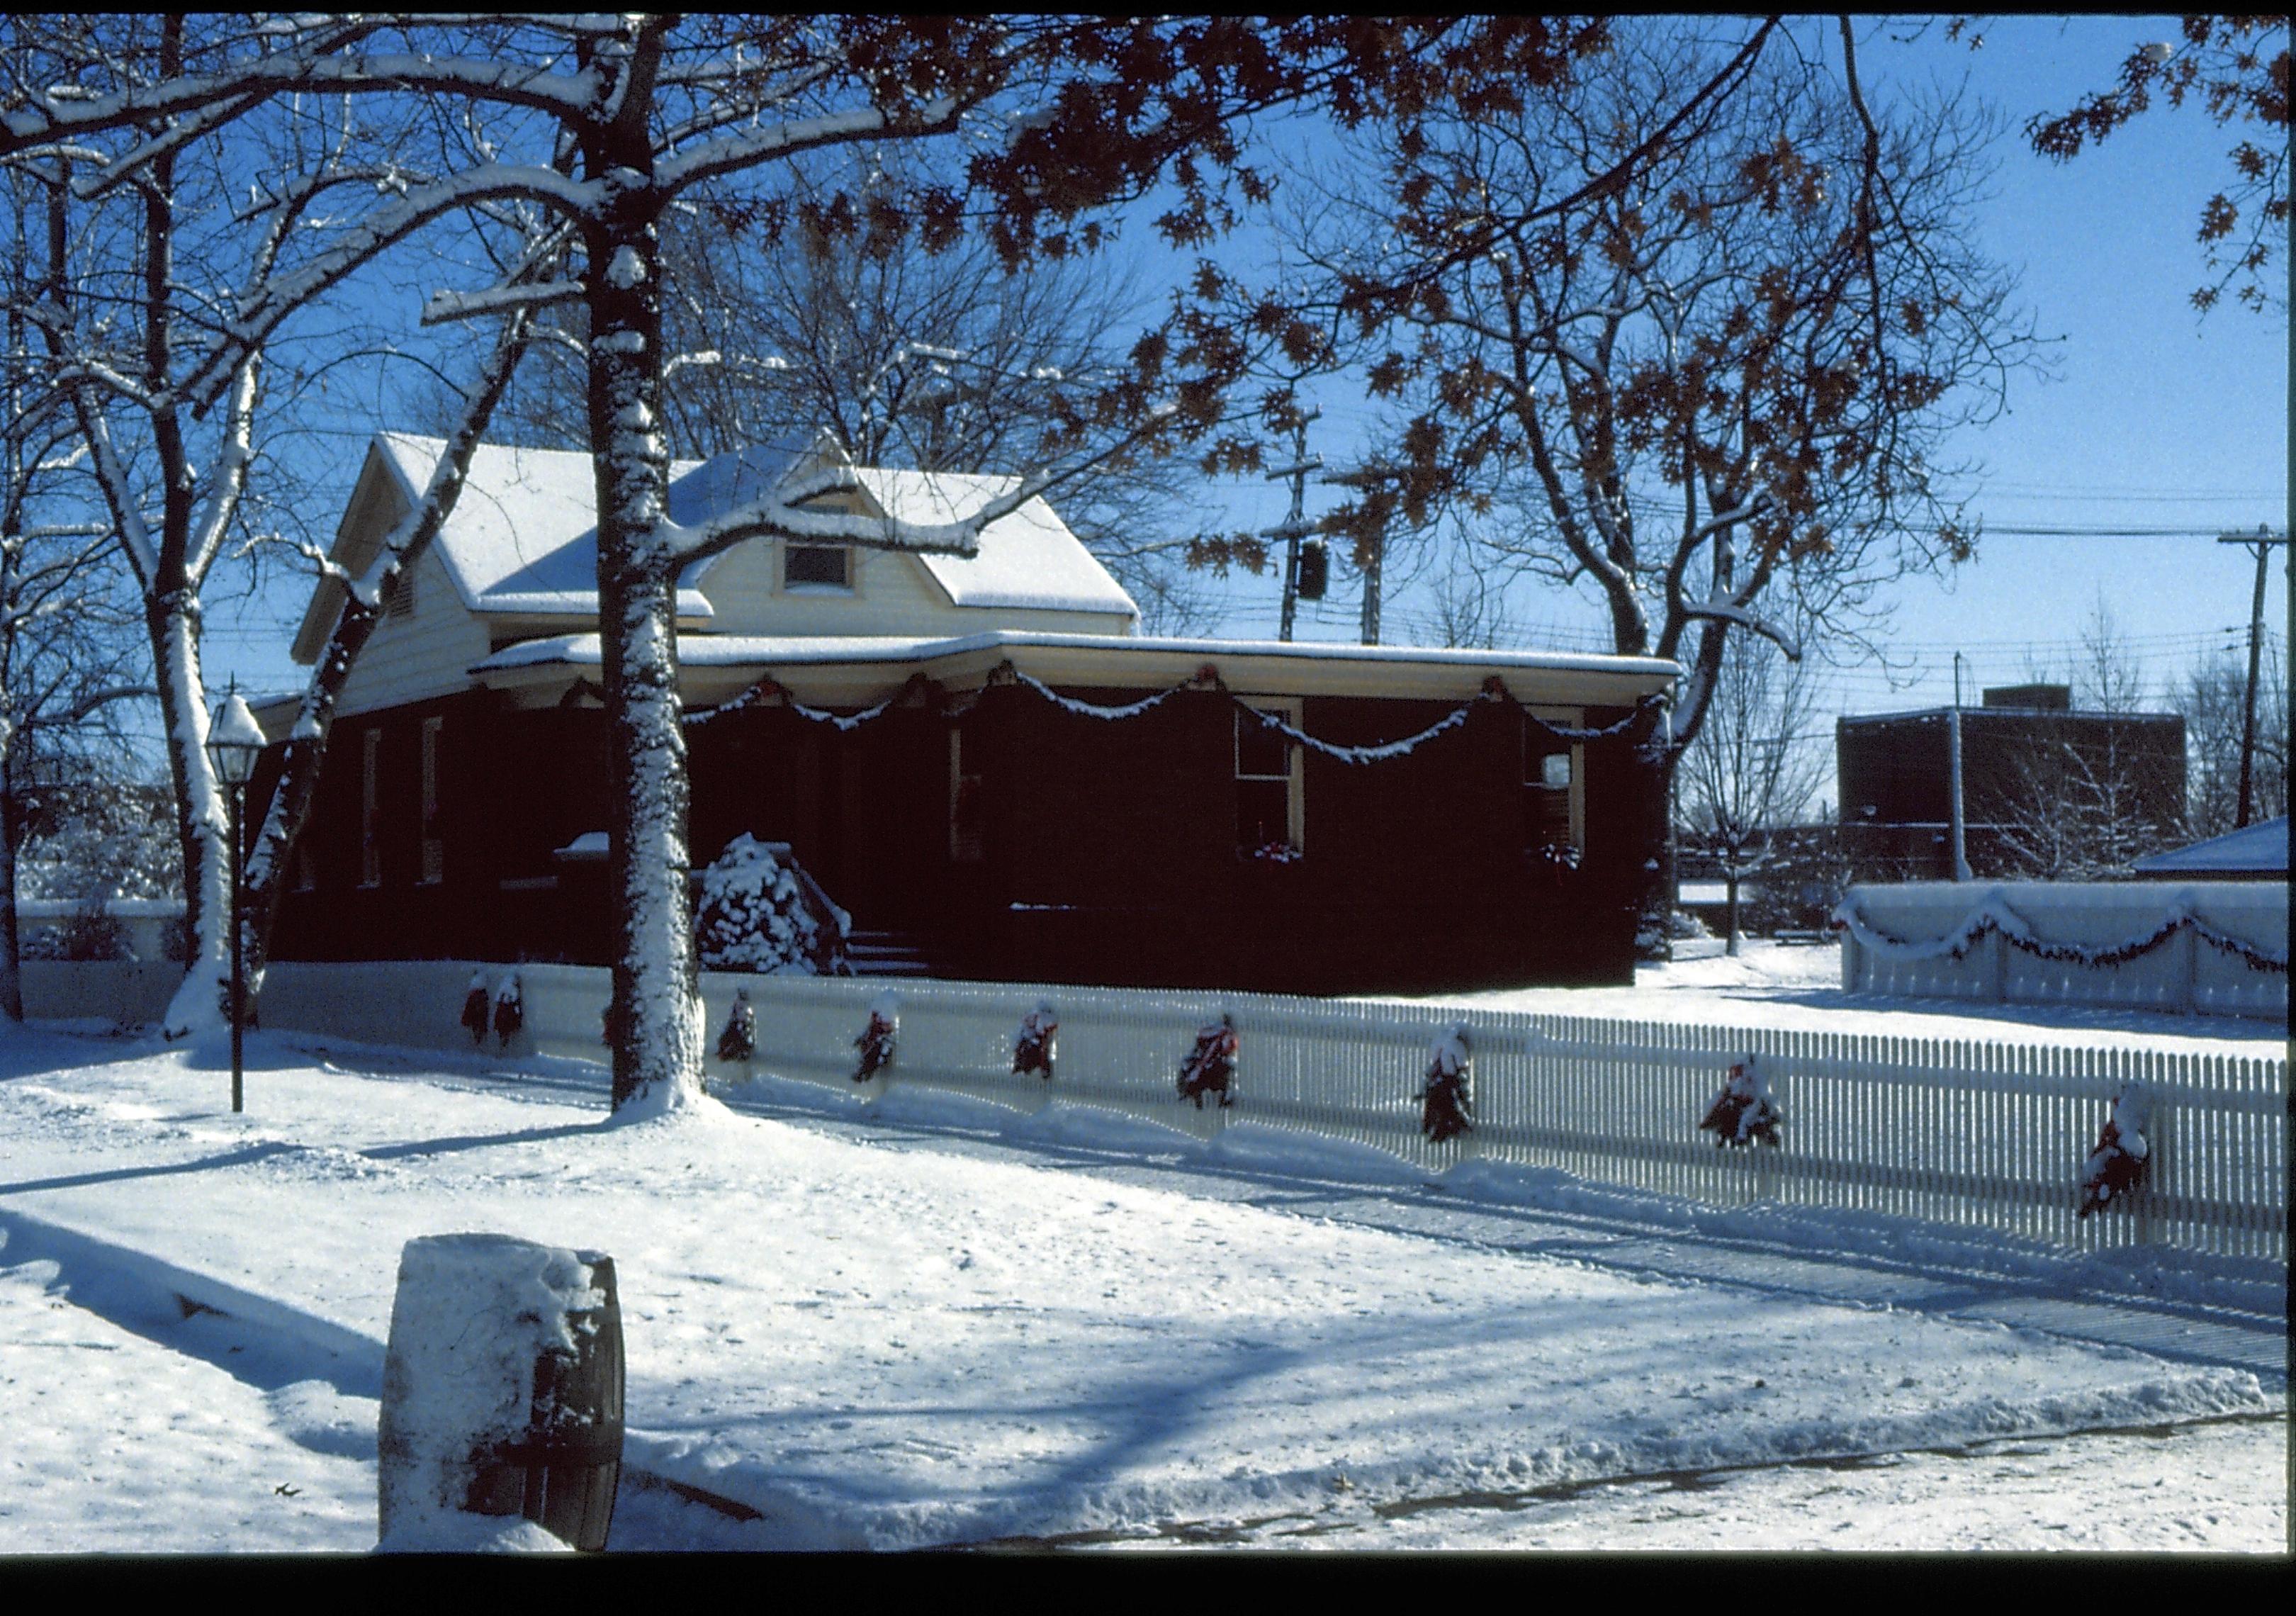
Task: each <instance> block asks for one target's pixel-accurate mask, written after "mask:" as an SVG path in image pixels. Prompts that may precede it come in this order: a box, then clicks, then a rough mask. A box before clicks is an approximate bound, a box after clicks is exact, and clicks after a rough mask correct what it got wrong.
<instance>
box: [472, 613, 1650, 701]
mask: <svg viewBox="0 0 2296 1616" xmlns="http://www.w3.org/2000/svg"><path fill="white" fill-rule="evenodd" d="M677 656H678V664H679V666H680V668H681V669H683V670H684V672H685V676H686V680H687V685H688V692H687V695H688V700H690V701H709V700H717V699H722V698H723V696H724V695H725V694H726V693H731V692H732V691H733V690H736V689H738V688H740V686H741V685H742V684H744V683H747V682H748V681H749V680H751V679H753V678H755V677H757V676H758V674H759V673H762V672H768V671H769V672H771V673H772V674H774V676H775V677H777V678H781V679H783V680H787V679H788V678H790V677H791V676H792V675H794V674H797V673H799V672H805V673H807V674H808V680H807V681H806V682H807V684H808V685H809V686H817V687H818V689H817V691H816V693H814V694H812V695H809V696H808V699H809V700H826V701H846V700H858V701H872V700H875V699H878V698H879V697H881V696H883V695H885V694H888V693H890V692H892V691H894V690H896V689H898V687H899V686H900V685H901V684H902V683H903V682H904V681H905V680H906V679H907V678H908V677H909V676H910V675H911V674H914V673H917V672H929V673H930V674H931V677H933V678H935V679H936V680H939V681H940V682H942V683H944V684H950V685H958V686H969V685H976V684H978V683H980V681H981V680H982V679H984V678H985V677H987V676H988V673H989V671H990V670H991V669H994V668H995V667H996V664H997V663H998V662H1000V661H1010V662H1012V663H1013V665H1014V666H1015V667H1016V668H1018V669H1020V670H1021V672H1022V673H1025V674H1029V675H1032V676H1034V677H1039V678H1042V679H1045V680H1047V681H1050V682H1052V683H1054V684H1061V685H1070V686H1072V687H1084V688H1090V687H1095V686H1097V687H1103V688H1111V689H1160V688H1169V686H1171V685H1175V684H1177V683H1180V682H1182V681H1184V680H1185V679H1187V678H1189V677H1193V675H1194V674H1195V673H1197V672H1198V671H1199V670H1200V669H1202V668H1203V667H1205V666H1206V665H1207V664H1210V666H1212V667H1214V668H1216V669H1218V670H1219V673H1220V676H1221V677H1222V678H1223V680H1225V681H1226V684H1227V685H1228V686H1229V687H1230V688H1231V689H1233V690H1235V691H1237V692H1238V693H1283V694H1297V695H1319V694H1328V695H1345V696H1350V697H1365V696H1374V697H1396V698H1402V699H1425V700H1442V701H1460V700H1463V699H1464V698H1466V697H1468V696H1472V695H1473V694H1474V693H1476V692H1477V691H1479V690H1480V688H1481V687H1482V685H1483V682H1484V681H1485V680H1486V679H1487V678H1489V677H1493V676H1497V677H1500V678H1503V679H1505V680H1506V681H1507V683H1508V685H1509V686H1510V688H1512V689H1513V690H1514V691H1515V693H1516V695H1517V696H1518V697H1519V698H1521V700H1523V701H1529V702H1532V703H1534V704H1546V705H1550V706H1562V707H1571V706H1579V707H1585V706H1611V705H1620V706H1624V705H1628V704H1630V703H1632V702H1633V701H1636V700H1637V699H1639V698H1640V697H1642V696H1644V695H1648V694H1653V693H1657V692H1659V691H1661V690H1663V689H1665V688H1666V687H1667V686H1668V685H1670V684H1671V683H1672V682H1673V681H1674V680H1676V679H1677V678H1678V677H1681V669H1679V668H1678V667H1677V665H1676V664H1675V663H1673V662H1670V661H1668V660H1663V659H1661V658H1658V657H1624V656H1609V655H1603V654H1599V653H1593V652H1562V651H1474V650H1456V649H1447V648H1437V647H1429V646H1417V645H1356V644H1338V643H1333V642H1316V641H1275V640H1210V639H1159V638H1151V637H1146V636H1136V635H1112V634H1055V633H1047V632H1038V631H1034V630H1023V629H990V630H987V631H984V632H982V633H979V634H968V635H959V636H950V637H930V636H906V635H840V636H826V635H820V636H761V635H732V634H713V635H694V636H689V637H685V638H682V639H680V640H679V641H678V647H677ZM600 661H601V652H600V648H599V641H598V636H596V635H594V634H565V635H552V636H547V637H545V638H540V639H533V640H525V641H521V642H520V643H519V644H515V645H505V646H504V647H503V648H502V649H501V650H500V651H498V652H495V653H494V654H493V655H492V656H489V657H488V658H487V659H486V660H483V661H481V662H480V663H478V664H477V665H475V666H474V667H473V668H472V669H471V673H472V674H473V675H475V676H477V677H480V679H481V680H482V681H484V682H486V683H488V684H495V685H529V684H535V685H551V684H554V683H555V681H556V679H557V678H562V677H565V676H566V674H567V673H568V672H570V670H574V669H591V668H595V667H597V666H599V664H600Z"/></svg>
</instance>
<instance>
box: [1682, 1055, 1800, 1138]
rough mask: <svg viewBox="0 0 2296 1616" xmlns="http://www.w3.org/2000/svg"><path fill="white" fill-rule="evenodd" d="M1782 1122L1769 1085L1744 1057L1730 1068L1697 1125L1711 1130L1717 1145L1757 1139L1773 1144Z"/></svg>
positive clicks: (1749, 1056)
mask: <svg viewBox="0 0 2296 1616" xmlns="http://www.w3.org/2000/svg"><path fill="white" fill-rule="evenodd" d="M1784 1120H1785V1117H1784V1114H1783V1113H1782V1112H1779V1110H1778V1106H1777V1102H1776V1101H1775V1099H1773V1098H1771V1096H1770V1086H1769V1085H1768V1084H1767V1083H1765V1082H1764V1081H1762V1074H1761V1071H1760V1070H1759V1067H1758V1066H1757V1065H1756V1064H1755V1061H1754V1057H1753V1056H1752V1055H1748V1056H1747V1057H1746V1058H1745V1059H1744V1060H1743V1061H1741V1062H1738V1063H1737V1064H1736V1065H1734V1066H1733V1067H1731V1068H1730V1078H1729V1080H1728V1081H1727V1082H1726V1083H1725V1084H1723V1086H1722V1092H1721V1093H1720V1094H1718V1095H1715V1096H1714V1103H1713V1104H1712V1105H1710V1106H1709V1107H1708V1108H1707V1111H1706V1120H1704V1121H1703V1122H1701V1123H1700V1124H1699V1125H1698V1126H1699V1127H1701V1128H1711V1129H1712V1130H1713V1131H1714V1143H1715V1144H1716V1145H1717V1146H1720V1145H1725V1144H1736V1145H1745V1144H1752V1143H1753V1142H1754V1141H1755V1140H1757V1139H1759V1140H1760V1141H1761V1142H1762V1143H1763V1144H1768V1145H1775V1144H1777V1142H1778V1124H1779V1123H1781V1122H1783V1121H1784Z"/></svg>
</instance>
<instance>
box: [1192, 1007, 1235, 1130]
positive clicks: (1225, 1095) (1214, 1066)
mask: <svg viewBox="0 0 2296 1616" xmlns="http://www.w3.org/2000/svg"><path fill="white" fill-rule="evenodd" d="M1236 1051H1237V1041H1236V1036H1235V1022H1234V1021H1233V1020H1231V1019H1230V1018H1229V1017H1227V1016H1226V1015H1223V1016H1221V1017H1220V1019H1219V1020H1218V1021H1215V1022H1213V1023H1212V1024H1211V1025H1210V1026H1209V1027H1202V1028H1199V1029H1197V1031H1196V1046H1195V1047H1194V1048H1193V1049H1192V1050H1190V1051H1189V1052H1188V1058H1187V1059H1186V1060H1185V1061H1183V1062H1180V1081H1179V1089H1180V1098H1182V1099H1183V1100H1193V1101H1194V1102H1195V1103H1196V1109H1197V1110H1198V1111H1201V1110H1203V1108H1204V1096H1205V1095H1218V1096H1219V1103H1220V1105H1221V1107H1222V1108H1223V1109H1225V1108H1226V1107H1228V1106H1230V1105H1233V1104H1234V1103H1235V1096H1234V1092H1233V1087H1232V1086H1233V1084H1234V1079H1235V1058H1236Z"/></svg>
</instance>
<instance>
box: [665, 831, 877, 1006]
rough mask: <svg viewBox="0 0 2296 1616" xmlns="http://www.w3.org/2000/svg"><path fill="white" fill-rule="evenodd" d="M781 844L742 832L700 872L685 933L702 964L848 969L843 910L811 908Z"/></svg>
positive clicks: (823, 971) (829, 972)
mask: <svg viewBox="0 0 2296 1616" xmlns="http://www.w3.org/2000/svg"><path fill="white" fill-rule="evenodd" d="M777 849H778V850H777ZM786 850H787V849H785V848H783V845H782V844H780V843H768V842H762V841H758V840H757V838H755V837H754V836H751V835H750V834H749V833H746V832H745V833H742V835H739V836H736V837H735V838H734V840H733V841H730V842H728V843H726V850H725V851H724V852H723V853H720V854H719V855H718V856H717V862H716V863H715V864H713V865H710V866H709V868H708V869H706V870H704V871H703V872H702V873H701V901H700V902H698V903H697V904H695V906H694V910H693V933H694V942H695V945H696V946H697V947H698V948H699V950H700V952H701V964H702V965H703V966H704V967H705V968H706V969H709V970H712V971H756V972H765V973H768V974H770V973H774V972H795V973H797V974H799V975H811V976H842V975H846V974H849V972H850V969H851V968H850V966H849V964H848V963H847V961H846V957H845V936H844V930H843V926H842V921H843V919H844V916H843V915H840V914H838V913H837V912H836V911H835V910H834V909H828V907H827V906H825V905H824V906H821V907H822V908H824V909H825V910H826V911H827V913H826V914H825V915H824V914H819V913H816V906H815V905H814V904H813V903H810V902H808V895H807V892H806V889H805V882H804V881H803V879H802V878H801V877H800V875H799V872H798V870H797V868H796V866H795V865H793V864H791V863H790V862H788V861H786V860H785V859H784V858H783V857H782V853H783V852H785V851H786Z"/></svg>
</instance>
